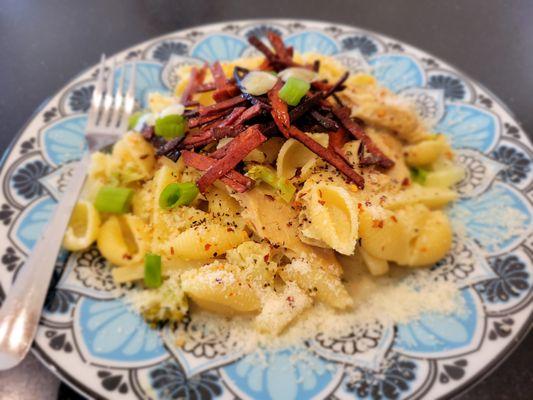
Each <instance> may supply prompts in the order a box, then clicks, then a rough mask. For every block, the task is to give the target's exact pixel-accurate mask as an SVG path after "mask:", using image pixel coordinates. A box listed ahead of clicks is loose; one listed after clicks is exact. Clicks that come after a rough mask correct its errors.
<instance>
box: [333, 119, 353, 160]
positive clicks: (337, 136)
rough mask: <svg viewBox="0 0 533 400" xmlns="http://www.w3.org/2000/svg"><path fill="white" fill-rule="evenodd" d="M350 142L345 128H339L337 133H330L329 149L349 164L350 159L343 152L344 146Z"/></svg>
mask: <svg viewBox="0 0 533 400" xmlns="http://www.w3.org/2000/svg"><path fill="white" fill-rule="evenodd" d="M346 142H348V134H347V133H346V130H345V129H343V128H339V129H337V130H336V131H332V132H329V142H328V147H329V148H330V149H331V150H333V151H334V152H335V153H337V154H338V155H339V156H341V157H342V158H343V160H344V161H346V162H347V163H348V164H350V161H348V158H346V154H345V152H344V150H343V146H344V145H345V144H346Z"/></svg>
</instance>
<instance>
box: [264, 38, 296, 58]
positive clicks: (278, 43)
mask: <svg viewBox="0 0 533 400" xmlns="http://www.w3.org/2000/svg"><path fill="white" fill-rule="evenodd" d="M267 38H268V41H269V42H270V44H271V45H272V47H273V48H274V51H275V52H276V55H277V56H278V57H279V59H280V60H281V61H282V62H284V63H291V62H292V56H291V54H290V53H289V51H288V49H287V48H286V47H285V43H283V40H282V39H281V37H280V36H279V35H277V34H276V33H274V32H272V31H268V32H267Z"/></svg>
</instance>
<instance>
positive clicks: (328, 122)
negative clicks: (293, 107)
mask: <svg viewBox="0 0 533 400" xmlns="http://www.w3.org/2000/svg"><path fill="white" fill-rule="evenodd" d="M311 116H312V117H313V118H314V119H315V121H316V122H318V123H319V124H320V125H322V126H323V127H324V128H326V129H328V130H338V129H339V124H337V123H336V122H335V121H333V120H332V119H331V118H328V117H325V116H324V115H322V114H320V113H319V112H318V111H311Z"/></svg>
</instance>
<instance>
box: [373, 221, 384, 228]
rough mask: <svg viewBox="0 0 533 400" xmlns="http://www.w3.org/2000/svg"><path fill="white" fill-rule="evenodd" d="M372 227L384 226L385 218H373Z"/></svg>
mask: <svg viewBox="0 0 533 400" xmlns="http://www.w3.org/2000/svg"><path fill="white" fill-rule="evenodd" d="M372 228H383V220H382V219H374V220H372Z"/></svg>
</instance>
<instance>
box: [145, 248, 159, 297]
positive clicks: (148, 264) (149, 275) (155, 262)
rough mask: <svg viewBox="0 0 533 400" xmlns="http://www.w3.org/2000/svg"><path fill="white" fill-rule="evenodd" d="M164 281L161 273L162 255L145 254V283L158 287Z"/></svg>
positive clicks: (147, 285) (150, 286)
mask: <svg viewBox="0 0 533 400" xmlns="http://www.w3.org/2000/svg"><path fill="white" fill-rule="evenodd" d="M162 283H163V278H162V275H161V256H158V255H157V254H151V253H148V254H146V255H145V256H144V284H145V286H146V287H148V288H151V289H156V288H158V287H159V286H161V284H162Z"/></svg>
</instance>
